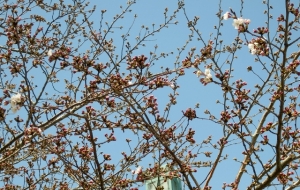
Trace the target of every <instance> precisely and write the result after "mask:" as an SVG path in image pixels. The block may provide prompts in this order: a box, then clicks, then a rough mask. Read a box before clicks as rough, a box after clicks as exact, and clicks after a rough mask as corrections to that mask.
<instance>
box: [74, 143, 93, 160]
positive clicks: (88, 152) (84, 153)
mask: <svg viewBox="0 0 300 190" xmlns="http://www.w3.org/2000/svg"><path fill="white" fill-rule="evenodd" d="M76 151H77V152H78V154H79V157H80V158H82V159H84V160H90V159H91V158H92V154H93V148H89V147H88V146H82V147H80V148H78V149H76Z"/></svg>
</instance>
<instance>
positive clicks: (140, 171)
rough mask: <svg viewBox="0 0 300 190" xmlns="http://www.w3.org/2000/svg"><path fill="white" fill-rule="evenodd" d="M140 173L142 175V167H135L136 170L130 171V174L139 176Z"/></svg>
mask: <svg viewBox="0 0 300 190" xmlns="http://www.w3.org/2000/svg"><path fill="white" fill-rule="evenodd" d="M140 173H142V167H141V166H139V167H137V168H136V170H133V171H132V174H140Z"/></svg>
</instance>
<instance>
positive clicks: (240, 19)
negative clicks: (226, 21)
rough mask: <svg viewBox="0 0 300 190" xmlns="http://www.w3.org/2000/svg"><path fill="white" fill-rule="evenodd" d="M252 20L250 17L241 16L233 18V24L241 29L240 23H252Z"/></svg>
mask: <svg viewBox="0 0 300 190" xmlns="http://www.w3.org/2000/svg"><path fill="white" fill-rule="evenodd" d="M250 22H251V20H250V19H243V18H242V17H241V18H238V19H233V23H232V25H233V26H234V28H235V29H239V27H240V25H243V24H246V25H248V24H250Z"/></svg>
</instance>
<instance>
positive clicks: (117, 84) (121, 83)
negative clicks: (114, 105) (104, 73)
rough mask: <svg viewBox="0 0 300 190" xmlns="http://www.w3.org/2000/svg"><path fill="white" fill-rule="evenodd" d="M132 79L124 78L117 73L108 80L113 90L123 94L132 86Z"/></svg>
mask: <svg viewBox="0 0 300 190" xmlns="http://www.w3.org/2000/svg"><path fill="white" fill-rule="evenodd" d="M129 79H130V77H127V78H126V77H125V78H122V76H121V75H120V73H117V74H115V75H113V74H112V75H110V76H109V78H108V81H109V84H110V86H111V88H112V89H113V90H114V91H116V92H121V91H122V90H123V88H124V87H126V86H128V85H130V83H129V82H130V81H129Z"/></svg>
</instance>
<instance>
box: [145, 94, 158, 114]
mask: <svg viewBox="0 0 300 190" xmlns="http://www.w3.org/2000/svg"><path fill="white" fill-rule="evenodd" d="M143 101H144V102H145V103H146V108H151V110H150V111H149V113H151V114H153V115H155V114H157V113H158V112H159V111H158V103H157V99H156V98H155V97H154V96H153V95H151V96H148V97H144V100H143Z"/></svg>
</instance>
